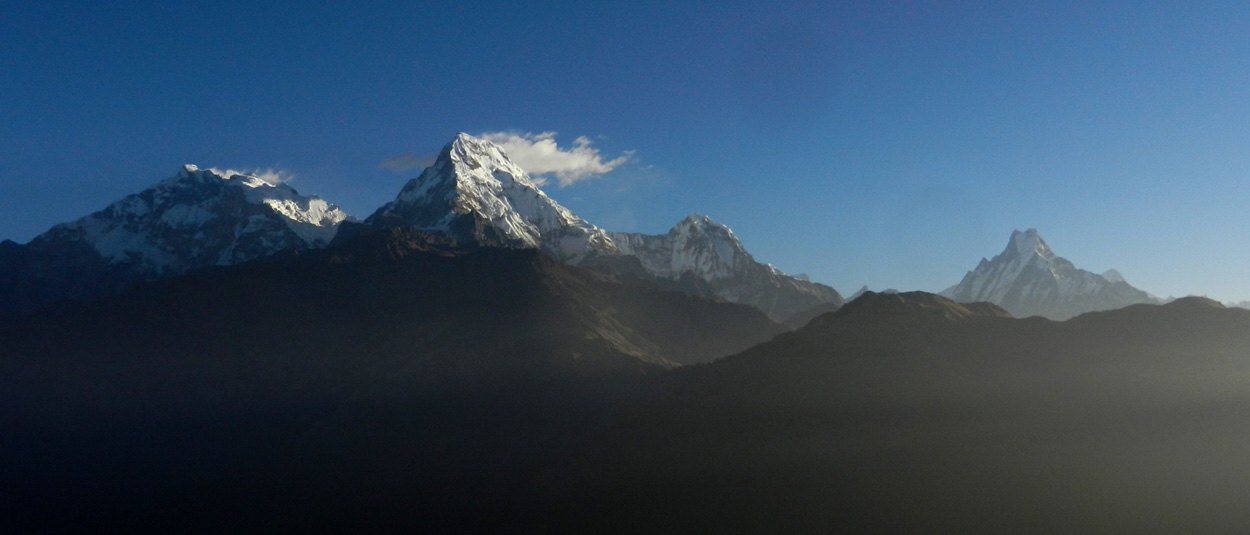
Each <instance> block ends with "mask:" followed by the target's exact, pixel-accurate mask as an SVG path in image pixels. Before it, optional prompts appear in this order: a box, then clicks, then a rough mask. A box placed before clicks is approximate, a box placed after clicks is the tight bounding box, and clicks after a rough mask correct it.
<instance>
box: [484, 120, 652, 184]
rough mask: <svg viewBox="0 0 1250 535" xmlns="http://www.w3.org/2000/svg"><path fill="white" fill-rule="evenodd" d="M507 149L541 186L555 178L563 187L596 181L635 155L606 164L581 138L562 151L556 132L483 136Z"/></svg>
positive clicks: (586, 140)
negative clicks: (592, 179)
mask: <svg viewBox="0 0 1250 535" xmlns="http://www.w3.org/2000/svg"><path fill="white" fill-rule="evenodd" d="M480 137H481V138H482V139H485V140H487V141H490V142H491V143H494V144H496V145H499V146H500V147H502V148H503V150H504V152H506V153H508V158H510V159H511V160H512V161H513V162H516V164H517V165H519V166H521V168H522V169H525V171H526V172H528V173H529V174H530V175H532V176H533V179H534V183H535V184H537V185H539V186H541V185H543V184H546V183H547V182H548V176H554V177H555V179H556V182H558V183H559V184H560V187H564V186H567V185H569V184H572V183H574V182H577V181H579V180H586V179H588V178H594V177H596V176H599V175H602V174H604V173H607V172H608V171H611V170H613V169H615V168H616V167H617V166H620V165H621V164H624V163H625V162H628V161H630V159H632V158H633V156H634V151H625V152H624V153H622V154H621V155H620V156H618V157H616V158H613V159H611V160H608V161H604V160H603V158H604V157H603V155H602V154H600V153H599V149H596V148H594V147H591V141H590V138H587V137H586V136H579V137H578V138H577V139H574V140H573V146H572V147H569V148H560V147H559V146H558V145H557V144H556V140H555V137H556V133H555V132H542V133H538V134H530V133H526V134H518V133H516V132H487V133H485V134H482V135H481V136H480Z"/></svg>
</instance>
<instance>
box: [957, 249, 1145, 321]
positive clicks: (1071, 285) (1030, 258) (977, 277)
mask: <svg viewBox="0 0 1250 535" xmlns="http://www.w3.org/2000/svg"><path fill="white" fill-rule="evenodd" d="M1108 275H1111V276H1106V275H1098V274H1096V273H1091V272H1089V271H1085V270H1083V269H1077V268H1076V266H1074V265H1073V264H1072V262H1070V261H1068V260H1067V259H1066V258H1063V257H1061V256H1058V255H1056V254H1055V253H1054V252H1052V251H1051V249H1050V247H1049V246H1047V245H1046V242H1045V240H1043V239H1042V237H1041V235H1040V234H1038V232H1037V230H1036V229H1028V230H1026V231H1023V232H1021V231H1018V230H1017V231H1014V232H1012V233H1011V239H1010V240H1009V242H1008V244H1007V247H1006V248H1005V249H1003V252H1001V253H999V254H998V255H997V256H995V257H994V258H993V259H992V260H986V259H984V258H982V259H981V262H980V263H979V264H977V267H976V269H975V270H973V271H969V272H968V274H967V275H965V276H964V278H963V280H962V281H960V282H959V284H956V285H954V286H951V287H950V288H947V289H946V290H944V291H943V292H942V295H945V296H946V297H950V298H952V299H955V300H956V301H960V302H965V303H968V302H976V301H985V302H989V303H994V304H996V305H999V306H1001V307H1003V308H1005V309H1007V310H1008V311H1009V312H1011V313H1012V314H1014V315H1016V316H1019V317H1025V316H1034V315H1037V316H1045V317H1049V318H1052V319H1066V318H1069V317H1072V316H1075V315H1077V314H1081V313H1084V312H1090V311H1094V310H1106V309H1111V308H1119V307H1123V306H1126V305H1130V304H1134V303H1148V302H1153V300H1152V298H1151V296H1150V295H1149V294H1147V293H1146V292H1143V291H1141V290H1138V289H1136V288H1133V287H1132V286H1129V285H1128V283H1126V282H1124V278H1123V277H1122V276H1120V275H1119V272H1116V271H1114V270H1112V271H1110V272H1108Z"/></svg>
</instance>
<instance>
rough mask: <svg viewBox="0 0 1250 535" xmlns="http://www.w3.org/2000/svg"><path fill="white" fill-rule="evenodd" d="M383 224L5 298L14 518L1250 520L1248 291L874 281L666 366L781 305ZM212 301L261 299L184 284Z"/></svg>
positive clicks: (32, 526)
mask: <svg viewBox="0 0 1250 535" xmlns="http://www.w3.org/2000/svg"><path fill="white" fill-rule="evenodd" d="M373 239H374V240H379V241H377V242H375V243H372V244H370V243H368V242H363V241H362V242H360V245H359V247H360V248H359V249H350V248H343V249H337V250H336V251H335V252H326V253H324V255H322V253H314V254H311V255H310V253H301V254H299V255H293V256H289V257H287V258H280V259H274V260H272V261H268V262H264V263H262V264H257V265H248V266H243V267H239V268H232V269H230V270H222V271H215V272H210V273H205V274H202V275H198V276H194V277H191V278H186V279H177V280H175V281H170V282H167V283H163V284H161V285H158V286H154V287H151V288H148V289H146V290H144V292H143V293H141V294H134V295H127V296H123V297H119V298H117V299H116V300H106V301H101V302H97V303H95V304H92V305H74V306H70V307H68V308H63V309H59V310H56V311H50V312H48V313H46V314H44V315H41V316H38V317H35V318H27V319H25V320H23V321H20V322H13V323H9V324H6V325H5V327H4V331H3V338H2V340H3V341H4V346H3V361H2V362H3V368H4V369H3V374H2V377H3V379H0V380H2V381H4V389H3V392H4V396H5V399H4V400H3V401H4V407H5V408H6V409H5V412H4V426H5V429H6V430H7V431H6V433H5V434H4V436H3V438H2V439H0V440H2V441H3V442H0V447H2V448H3V449H4V451H5V455H4V456H3V458H4V461H3V470H2V472H0V473H2V474H3V477H4V478H5V479H4V484H5V488H7V489H11V492H10V493H9V494H10V495H11V496H16V497H18V498H16V499H13V500H9V501H7V502H6V504H5V505H4V506H3V507H4V508H5V510H4V511H0V513H3V515H0V516H2V517H3V518H5V519H8V520H6V522H10V523H14V524H15V526H16V527H17V528H19V529H18V531H22V530H29V531H59V530H63V529H71V530H72V529H78V530H82V531H100V530H103V529H108V528H116V529H121V530H124V531H132V532H136V531H137V532H223V531H253V532H255V531H264V532H274V531H282V532H290V531H296V532H343V531H375V532H412V531H423V532H424V531H434V532H438V531H454V532H490V533H499V532H570V531H574V532H578V531H583V532H584V531H595V532H633V533H636V532H643V531H647V532H668V533H686V532H691V531H710V530H717V531H727V532H762V531H768V532H775V531H782V532H816V533H869V532H876V533H916V532H956V533H1005V532H1006V533H1056V532H1073V533H1151V532H1157V533H1175V532H1186V533H1228V532H1238V531H1243V530H1245V529H1247V528H1250V518H1248V517H1247V514H1246V513H1245V512H1244V507H1243V504H1242V499H1241V498H1242V497H1244V496H1246V495H1250V477H1247V476H1248V475H1250V474H1247V471H1246V468H1245V463H1244V459H1245V458H1246V454H1247V453H1250V446H1248V445H1247V444H1250V441H1247V440H1245V439H1246V437H1250V418H1247V416H1250V398H1248V397H1247V396H1246V394H1245V392H1247V391H1250V390H1248V389H1247V388H1246V387H1247V380H1248V379H1250V365H1248V363H1247V355H1246V348H1250V311H1243V310H1236V309H1225V308H1223V307H1221V306H1219V305H1218V304H1215V303H1214V302H1210V301H1206V300H1201V299H1183V300H1179V301H1176V302H1173V303H1171V304H1168V305H1164V306H1156V305H1141V306H1134V307H1129V308H1126V309H1122V310H1118V311H1110V312H1101V313H1094V314H1087V315H1084V316H1080V317H1077V318H1074V319H1073V320H1070V321H1066V322H1053V321H1049V320H1044V319H1041V318H1029V319H1024V320H1021V319H1015V318H1012V317H1010V315H1008V314H1006V313H1005V312H1004V311H1003V310H1002V309H999V308H998V307H995V306H993V305H987V304H959V303H955V302H953V301H950V300H947V299H945V298H942V297H939V296H935V295H931V294H922V293H905V294H871V293H870V294H867V295H865V296H863V297H861V298H860V299H857V300H855V301H853V302H851V303H849V304H848V305H847V306H845V307H843V308H842V309H840V310H838V311H836V312H832V313H827V314H824V315H821V316H819V317H817V318H815V319H813V320H812V321H810V322H809V323H808V324H807V325H806V326H805V327H803V328H801V329H799V330H796V331H793V332H789V333H784V334H781V335H779V336H776V337H775V338H774V339H773V340H771V341H769V342H767V343H763V344H760V345H757V346H754V347H751V348H750V349H746V350H745V351H741V352H740V353H738V354H736V355H733V356H730V357H727V358H724V359H721V360H716V361H714V362H711V363H710V364H700V365H694V366H687V367H681V368H676V369H670V368H669V367H668V366H667V364H666V363H667V362H672V361H673V360H675V356H676V355H679V354H687V355H688V354H689V353H682V352H685V351H690V350H691V349H690V348H692V347H697V346H700V345H703V346H706V347H708V348H711V347H727V346H715V344H727V343H728V342H727V341H724V340H720V341H715V340H714V341H707V342H690V341H688V340H683V339H679V338H676V337H674V336H673V335H666V334H665V332H667V331H665V330H664V324H672V325H674V327H673V328H674V329H680V331H681V332H687V333H693V332H699V330H700V329H703V328H705V326H707V325H710V326H711V327H706V328H709V329H711V328H713V327H715V329H712V331H711V332H713V333H722V334H721V335H716V336H727V334H726V333H728V334H737V335H742V336H745V334H744V333H745V332H746V331H747V329H748V327H749V328H756V329H759V330H758V332H760V333H767V334H765V335H762V336H764V337H767V336H771V335H772V334H775V331H769V329H776V326H775V325H773V324H771V322H769V323H766V324H760V323H757V322H756V318H758V316H753V315H751V314H748V313H747V312H754V311H751V310H750V309H745V311H744V309H743V308H739V307H736V306H729V305H725V308H718V307H720V305H721V304H717V303H711V302H707V301H699V300H693V301H692V300H689V299H692V298H689V296H684V295H679V294H668V293H657V294H655V295H649V294H647V293H646V292H645V291H642V290H641V289H640V288H639V287H638V286H631V285H625V284H620V283H619V282H615V281H614V280H613V279H612V278H611V276H609V275H604V274H599V273H594V272H583V271H579V270H571V269H569V268H567V267H565V266H563V265H561V264H556V263H553V262H549V261H548V260H546V259H545V257H542V256H541V255H539V254H531V252H525V251H510V250H490V251H481V250H474V249H461V248H459V247H458V246H456V245H455V244H450V243H444V242H436V241H431V240H429V239H428V237H426V236H421V235H412V234H405V233H403V232H398V231H397V233H393V234H383V235H381V236H375V237H374V238H373ZM378 243H382V244H386V246H385V247H378V246H377V244H378ZM474 258H476V259H478V260H468V259H474ZM479 261H480V262H481V263H480V264H478V263H476V262H479ZM444 263H447V264H446V267H441V268H440V267H439V266H444ZM293 265H298V266H300V268H299V269H298V270H295V272H296V273H294V274H293V271H292V268H291V266H293ZM488 267H489V269H491V273H493V274H494V275H493V277H487V278H486V279H483V280H477V279H475V278H474V277H472V274H473V273H474V271H473V270H474V269H482V270H486V269H488ZM502 267H506V268H507V269H502ZM414 270H416V271H419V272H420V273H422V275H423V276H422V277H419V278H415V277H413V273H414ZM440 277H441V278H440ZM239 280H246V281H247V283H246V284H244V285H242V286H237V287H236V286H234V284H235V282H234V281H239ZM331 280H332V281H333V282H334V286H333V288H334V289H333V290H327V291H322V292H314V293H309V292H307V291H306V290H307V288H306V287H305V286H304V284H305V283H309V284H311V283H313V282H316V283H325V282H327V281H331ZM418 280H419V281H424V282H414V281H418ZM461 280H473V281H475V282H473V284H468V283H464V284H462V285H461V286H457V284H460V283H457V282H456V281H461ZM293 281H295V282H293ZM298 281H304V282H298ZM352 281H356V282H352ZM490 281H494V282H490ZM408 284H417V285H426V286H421V287H420V290H421V291H422V292H428V291H431V288H434V287H438V288H453V289H455V290H456V291H452V290H448V291H447V293H446V296H445V297H444V298H440V297H437V296H439V295H443V294H440V293H438V292H434V293H432V294H430V296H429V297H426V298H425V299H417V295H416V292H417V288H413V289H411V290H406V289H405V288H408V286H406V285H408ZM622 288H624V290H621V289H622ZM475 289H476V290H475ZM505 290H506V291H505ZM407 291H411V292H414V293H413V295H407V294H405V292H407ZM618 291H619V293H614V292H618ZM500 292H502V294H501V293H500ZM421 295H425V294H421ZM675 296H677V297H675ZM439 299H445V300H443V301H440V300H439ZM649 299H653V300H658V301H660V302H661V303H660V304H656V305H655V306H657V307H660V308H663V309H665V310H668V311H670V312H669V313H668V315H664V316H655V315H654V313H653V312H649V311H651V310H653V309H650V308H647V307H648V306H650V305H647V303H648V302H649V301H648V300H649ZM275 300H283V301H284V303H283V306H281V307H277V306H276V305H274V304H273V303H275ZM210 302H212V303H220V302H230V303H247V306H237V305H231V306H230V307H227V308H224V309H215V308H212V307H208V308H201V307H192V306H188V305H190V304H200V305H202V306H203V303H210ZM362 303H363V304H362ZM400 304H402V305H403V306H400ZM681 307H687V308H684V309H683V308H681ZM707 307H712V308H713V309H714V310H713V311H712V312H709V313H708V314H710V315H711V317H713V318H715V321H712V320H705V319H701V318H702V316H700V315H699V314H703V313H704V312H700V311H703V310H705V309H707ZM279 310H281V311H283V312H285V314H277V313H278V311H279ZM401 310H402V311H413V312H404V314H415V315H417V316H404V315H403V314H399V312H400V311H401ZM683 310H684V311H685V312H681V311H683ZM160 311H163V314H164V315H163V314H162V313H161V312H160ZM421 311H424V312H421ZM420 314H424V315H420ZM166 315H167V316H168V317H164V316H166ZM397 315H398V316H399V317H397ZM416 318H420V321H418V320H417V319H416ZM588 318H589V319H588ZM647 318H650V319H651V320H653V321H654V322H655V323H654V324H648V323H640V322H642V321H643V320H644V319H647ZM681 321H685V322H686V323H684V324H679V323H677V322H681ZM144 322H146V323H148V326H147V327H145V328H143V329H141V330H136V331H133V333H132V334H133V337H132V335H131V334H124V333H126V332H127V331H125V330H124V329H122V327H124V326H127V325H133V324H136V323H144ZM734 322H737V323H734ZM518 324H519V325H522V326H523V328H522V329H517V330H514V329H512V328H511V327H509V326H512V325H518ZM439 325H441V326H442V327H439ZM470 325H472V326H474V327H473V328H469V326H470ZM192 326H193V327H192ZM609 327H610V328H609ZM626 327H627V328H626ZM135 328H136V329H138V327H135ZM119 329H122V330H120V331H119ZM119 332H120V333H123V334H117V333H119ZM395 333H405V334H404V335H403V336H402V337H401V336H400V335H399V334H395ZM453 333H454V334H453ZM587 333H594V336H588V335H587ZM332 340H338V341H337V342H333V343H332V342H331V341H332ZM401 341H402V342H404V343H405V344H409V345H406V346H404V345H401V344H400V342H401ZM452 341H454V342H455V344H458V345H450V344H451V343H452ZM736 343H739V344H740V346H739V347H738V349H735V350H734V351H738V350H741V349H745V348H746V347H747V346H750V345H751V342H749V341H747V339H746V338H743V339H740V340H739V341H738V342H736ZM327 344H331V345H328V346H327ZM327 347H328V348H329V349H327ZM444 347H454V348H455V350H454V352H452V351H451V350H447V351H446V352H440V348H444ZM401 348H404V349H403V350H401ZM706 351H709V352H712V350H711V349H706ZM640 356H641V357H640ZM458 358H459V359H469V360H466V361H464V363H463V365H456V364H455V363H456V362H459V360H457V359H458ZM648 359H650V360H648ZM498 370H506V371H498ZM622 372H624V373H622ZM639 372H641V373H639ZM430 377H437V378H440V380H439V381H437V382H435V381H429V380H426V378H430Z"/></svg>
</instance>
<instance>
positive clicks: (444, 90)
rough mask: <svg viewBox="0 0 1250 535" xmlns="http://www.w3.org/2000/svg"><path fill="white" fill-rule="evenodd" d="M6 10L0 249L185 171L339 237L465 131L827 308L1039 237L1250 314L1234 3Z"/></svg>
mask: <svg viewBox="0 0 1250 535" xmlns="http://www.w3.org/2000/svg"><path fill="white" fill-rule="evenodd" d="M11 11H12V13H11V14H10V15H9V16H7V17H5V20H3V21H0V32H2V34H3V35H5V36H6V37H7V39H6V40H7V41H8V45H7V48H9V49H10V50H11V51H13V52H14V53H12V54H10V55H8V56H6V57H5V58H3V59H0V62H2V63H0V64H2V65H3V66H4V68H5V70H6V72H9V73H10V76H7V77H6V80H5V81H4V82H0V96H3V97H4V99H5V100H6V102H10V103H12V104H11V105H10V106H7V107H6V109H5V110H4V111H3V112H0V124H4V125H5V126H7V128H4V129H3V131H0V147H4V148H3V149H0V151H2V152H3V154H4V155H5V157H4V158H0V176H3V177H4V180H3V181H0V210H3V211H4V213H5V214H6V218H5V221H4V222H3V223H2V224H0V239H12V240H15V241H18V242H26V241H28V240H29V239H31V238H32V237H34V236H35V235H37V234H39V233H42V232H44V231H45V230H47V229H48V228H50V227H51V226H53V225H55V224H57V223H61V222H65V221H70V220H73V219H76V218H79V217H81V216H84V215H87V214H88V213H91V212H93V211H95V210H99V209H101V208H103V207H104V206H106V205H107V204H108V203H111V202H113V201H115V200H117V199H120V198H121V197H123V196H125V195H127V194H130V193H135V192H138V191H139V190H141V189H143V188H145V187H147V186H149V185H151V184H154V183H156V182H157V181H159V180H161V179H163V178H166V177H169V176H171V175H173V174H174V173H175V172H176V170H177V169H178V167H179V166H181V165H182V164H187V163H189V164H195V165H199V166H200V167H205V168H208V167H216V168H222V169H226V168H232V169H239V170H260V171H272V172H275V173H278V174H279V175H280V176H282V177H284V178H288V179H290V184H291V185H292V186H293V187H295V188H297V189H298V190H300V192H301V193H304V194H316V195H319V196H321V197H323V198H325V199H326V200H328V201H330V202H333V203H336V204H338V205H340V206H341V207H343V208H344V209H345V210H346V211H347V212H349V213H351V214H352V215H355V216H356V217H360V218H363V217H366V216H368V215H369V213H371V212H372V211H373V210H374V209H375V208H377V207H378V206H380V205H382V204H383V203H385V202H387V201H389V200H391V199H392V198H393V197H394V195H395V194H396V193H397V192H398V191H399V188H400V187H401V186H402V185H403V183H404V182H405V181H406V180H408V179H410V178H412V177H414V176H416V175H417V173H419V171H420V165H421V164H422V163H425V162H427V161H428V157H429V156H430V155H432V154H434V153H435V152H437V151H438V150H439V149H440V148H441V147H442V146H443V145H444V144H445V143H447V142H448V141H449V140H450V139H451V137H452V136H453V135H454V134H455V133H456V132H459V131H464V132H467V133H470V134H474V135H479V134H487V133H494V134H496V135H497V136H499V137H498V138H497V141H500V142H502V143H508V142H510V143H514V144H517V145H515V146H516V147H518V149H517V150H521V151H524V150H532V159H531V161H530V162H528V163H526V162H519V163H522V166H523V167H526V168H527V170H529V171H530V172H531V173H532V174H535V175H538V176H543V177H546V179H547V181H548V182H547V184H546V185H545V186H544V190H545V191H546V192H547V193H548V194H549V195H550V196H551V197H552V198H554V199H556V200H557V201H559V202H560V203H561V204H563V205H565V206H566V207H568V208H569V209H570V210H572V211H573V212H575V213H577V214H578V215H580V216H581V217H583V218H585V219H587V220H588V221H590V222H591V223H594V224H596V225H598V226H600V227H602V228H605V229H608V230H616V231H637V232H645V233H652V234H659V233H663V232H666V231H667V230H668V228H669V227H670V226H672V225H673V224H674V223H676V222H677V221H678V220H680V219H681V218H683V217H685V216H686V215H687V214H689V213H692V212H698V213H703V214H707V215H709V216H711V217H712V218H713V219H715V220H717V221H719V222H721V223H724V224H726V225H728V226H729V227H731V228H733V229H734V232H735V234H737V235H738V236H739V237H740V238H741V239H742V241H743V243H744V245H745V246H746V248H747V250H749V251H750V252H751V253H752V254H753V255H754V256H755V257H756V259H757V260H759V261H761V262H767V263H771V264H773V265H776V266H777V267H779V268H781V269H782V270H784V271H786V272H788V273H792V274H798V273H805V274H808V275H809V276H810V277H811V278H812V279H813V280H815V281H818V282H823V283H826V284H829V285H831V286H833V287H834V288H836V289H837V290H838V291H839V292H842V293H843V294H846V295H849V294H851V293H853V292H855V291H856V290H857V289H858V288H859V287H860V286H861V285H868V286H870V287H871V288H873V289H877V290H880V289H885V288H898V289H901V290H913V289H914V290H926V291H934V292H936V291H940V290H942V289H944V288H946V287H947V286H950V285H953V284H955V283H957V282H959V280H960V278H961V277H962V276H963V275H964V273H965V272H966V271H968V270H971V269H973V268H974V267H975V266H976V263H977V261H978V260H980V259H981V258H982V257H986V258H989V257H993V256H994V255H996V254H998V253H999V252H1001V251H1002V249H1003V247H1005V246H1006V244H1007V239H1008V237H1009V236H1010V234H1011V232H1012V231H1013V230H1017V229H1018V230H1023V229H1026V228H1036V229H1038V230H1039V231H1040V233H1041V235H1042V236H1043V237H1044V238H1045V239H1046V241H1047V242H1048V244H1049V245H1050V246H1051V248H1052V249H1053V250H1054V251H1055V252H1056V253H1057V254H1058V255H1060V256H1063V257H1066V258H1068V259H1069V260H1071V261H1072V262H1073V263H1074V264H1075V265H1076V266H1077V267H1079V268H1082V269H1086V270H1089V271H1093V272H1096V273H1101V272H1103V271H1105V270H1107V269H1112V268H1114V269H1117V270H1118V271H1120V272H1121V273H1123V274H1124V276H1125V278H1126V279H1127V280H1128V282H1129V283H1130V284H1133V285H1134V286H1136V287H1138V288H1141V289H1142V290H1145V291H1148V292H1151V293H1154V294H1156V295H1159V296H1183V295H1190V294H1195V295H1208V296H1210V297H1213V298H1216V299H1219V300H1222V301H1240V300H1244V299H1250V281H1246V280H1245V279H1244V277H1242V274H1243V273H1244V272H1245V270H1246V268H1247V267H1250V255H1247V254H1246V253H1245V252H1241V251H1238V249H1237V248H1235V246H1234V245H1233V244H1236V243H1241V242H1244V241H1246V240H1247V239H1250V210H1247V208H1248V206H1246V205H1247V202H1250V201H1247V200H1246V199H1247V198H1246V196H1245V195H1244V193H1243V188H1244V184H1245V183H1246V180H1245V179H1246V178H1247V177H1246V173H1247V171H1246V170H1247V169H1250V166H1248V165H1247V164H1250V161H1248V160H1250V153H1247V151H1246V150H1245V140H1246V139H1247V136H1246V130H1245V126H1244V125H1246V124H1250V121H1247V119H1250V104H1247V102H1250V99H1247V98H1246V96H1247V92H1248V91H1250V88H1247V87H1246V86H1245V84H1244V79H1245V77H1246V75H1247V74H1248V73H1250V42H1247V41H1245V40H1244V39H1241V38H1240V34H1241V30H1242V29H1243V28H1244V27H1245V26H1246V23H1247V22H1250V6H1247V5H1243V4H1239V3H1233V2H1228V3H1214V2H1212V3H1204V4H1202V5H1199V6H1195V5H1191V4H1186V3H1180V2H1149V3H1139V2H1103V3H1098V4H1095V5H1091V4H1088V3H1071V4H1063V5H1054V4H1051V5H1045V6H1015V5H1000V4H998V3H992V2H983V3H981V2H979V3H973V4H961V5H960V6H958V7H950V6H943V7H933V6H928V5H924V4H923V3H905V4H897V5H895V6H893V7H889V8H883V7H880V6H872V5H839V6H833V7H830V6H825V5H823V4H820V3H803V2H793V3H788V4H786V5H784V6H778V5H777V4H774V3H755V2H734V3H729V4H716V5H712V4H705V3H694V4H685V5H680V6H673V5H668V4H665V3H640V4H632V5H630V6H624V7H606V6H596V5H581V4H575V3H567V4H545V5H544V6H542V7H533V6H529V7H526V6H517V5H513V4H508V3H501V4H489V3H473V2H457V3H446V4H438V5H424V6H422V7H414V6H410V5H406V4H403V3H383V4H370V5H367V6H366V5H354V4H353V5H350V7H343V6H335V5H332V4H322V5H318V6H304V7H300V8H298V9H296V8H286V7H277V6H271V5H254V4H248V3H222V4H217V5H214V6H211V7H206V8H195V7H187V6H165V5H160V4H156V3H152V4H143V3H140V4H130V5H128V7H125V8H114V7H107V6H99V7H96V6H71V5H60V4H55V3H39V4H31V5H22V6H18V7H15V8H14V9H13V10H11ZM675 28H676V29H680V31H676V30H674V29H675ZM547 132H554V134H552V135H550V136H547V135H544V133H547ZM553 142H554V143H555V144H557V146H558V150H554V149H555V147H554V146H553V145H551V143H553ZM510 154H512V155H513V156H514V157H516V156H517V152H516V151H513V150H510ZM534 166H537V167H536V168H530V167H534Z"/></svg>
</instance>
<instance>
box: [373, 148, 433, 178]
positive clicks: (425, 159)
mask: <svg viewBox="0 0 1250 535" xmlns="http://www.w3.org/2000/svg"><path fill="white" fill-rule="evenodd" d="M436 157H437V156H436V155H434V154H430V155H427V156H417V155H416V153H413V152H405V153H403V154H398V155H395V156H391V157H390V158H387V159H385V160H382V161H381V162H379V163H378V167H380V168H382V169H390V170H391V171H395V172H396V173H402V172H404V171H411V170H413V169H418V168H421V169H424V168H426V167H429V166H431V165H434V159H435V158H436Z"/></svg>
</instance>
